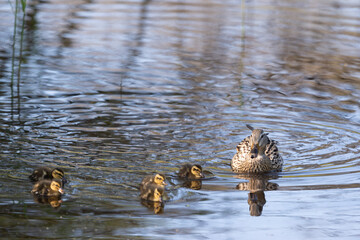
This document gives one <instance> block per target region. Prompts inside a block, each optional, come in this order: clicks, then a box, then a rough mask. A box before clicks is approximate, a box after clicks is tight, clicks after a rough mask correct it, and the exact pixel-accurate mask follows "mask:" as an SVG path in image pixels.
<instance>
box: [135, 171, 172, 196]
mask: <svg viewBox="0 0 360 240" xmlns="http://www.w3.org/2000/svg"><path fill="white" fill-rule="evenodd" d="M150 185H154V186H156V187H158V188H162V189H164V188H165V185H166V183H165V175H164V174H160V173H156V174H155V175H153V176H146V177H144V179H143V180H142V181H141V183H140V191H141V192H143V191H147V188H148V186H150Z"/></svg>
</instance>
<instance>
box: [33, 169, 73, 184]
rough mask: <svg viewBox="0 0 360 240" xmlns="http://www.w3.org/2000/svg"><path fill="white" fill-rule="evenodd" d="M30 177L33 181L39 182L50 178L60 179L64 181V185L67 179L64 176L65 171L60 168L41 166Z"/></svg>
mask: <svg viewBox="0 0 360 240" xmlns="http://www.w3.org/2000/svg"><path fill="white" fill-rule="evenodd" d="M29 179H30V180H31V181H32V182H37V181H40V180H44V179H48V180H52V179H60V180H61V181H62V186H65V183H66V182H67V180H66V179H65V177H64V171H63V170H62V169H60V168H54V169H51V168H49V167H39V168H37V169H36V170H34V172H33V173H32V174H31V175H30V176H29Z"/></svg>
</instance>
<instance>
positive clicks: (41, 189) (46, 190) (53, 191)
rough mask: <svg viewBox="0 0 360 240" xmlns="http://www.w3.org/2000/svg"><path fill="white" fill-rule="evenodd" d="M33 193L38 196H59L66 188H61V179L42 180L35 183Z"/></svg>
mask: <svg viewBox="0 0 360 240" xmlns="http://www.w3.org/2000/svg"><path fill="white" fill-rule="evenodd" d="M31 193H32V194H34V195H37V196H45V197H52V196H55V197H56V196H57V197H59V196H61V195H62V194H64V190H63V189H62V188H61V181H60V180H59V179H53V180H41V181H39V182H37V183H35V185H34V187H33V189H32V191H31Z"/></svg>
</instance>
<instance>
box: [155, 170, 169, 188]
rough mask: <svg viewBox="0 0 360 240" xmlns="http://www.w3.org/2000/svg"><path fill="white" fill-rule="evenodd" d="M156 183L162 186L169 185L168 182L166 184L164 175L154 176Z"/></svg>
mask: <svg viewBox="0 0 360 240" xmlns="http://www.w3.org/2000/svg"><path fill="white" fill-rule="evenodd" d="M154 182H155V183H156V184H157V185H162V186H165V185H167V184H166V182H165V175H164V174H160V173H157V174H155V176H154Z"/></svg>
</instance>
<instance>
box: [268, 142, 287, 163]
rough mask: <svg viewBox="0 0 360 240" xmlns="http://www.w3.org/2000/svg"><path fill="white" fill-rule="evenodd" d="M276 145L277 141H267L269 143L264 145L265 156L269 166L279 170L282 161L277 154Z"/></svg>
mask: <svg viewBox="0 0 360 240" xmlns="http://www.w3.org/2000/svg"><path fill="white" fill-rule="evenodd" d="M277 144H278V142H277V141H275V140H270V139H269V143H268V144H267V145H266V150H265V154H266V156H268V157H269V159H270V162H271V165H272V166H273V168H274V169H281V168H282V165H283V159H282V157H281V155H280V153H279V150H278V147H277Z"/></svg>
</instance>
